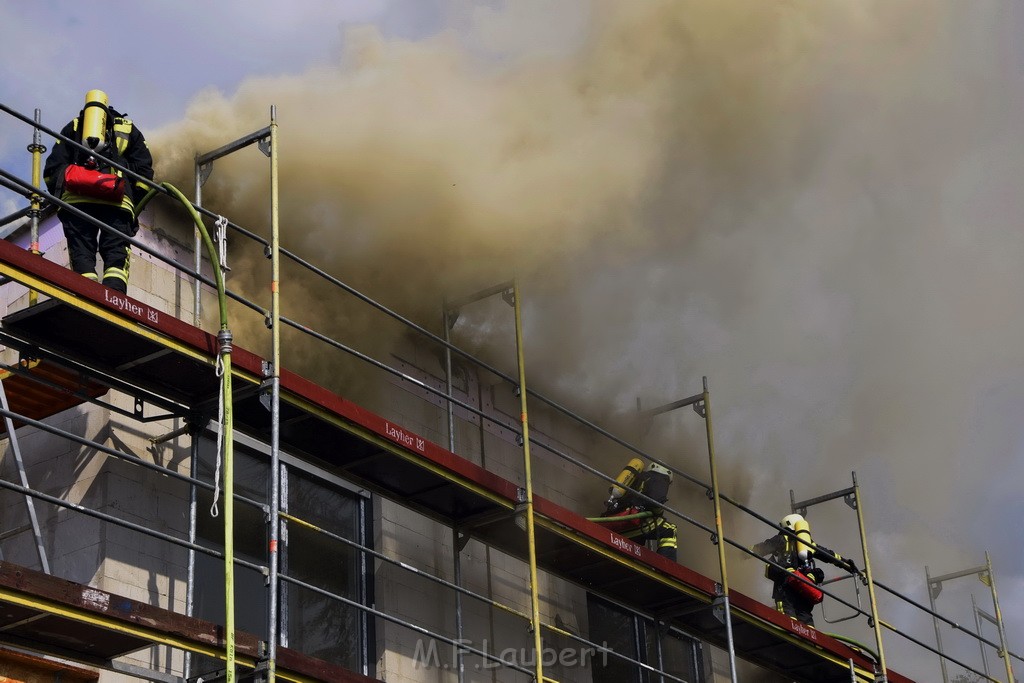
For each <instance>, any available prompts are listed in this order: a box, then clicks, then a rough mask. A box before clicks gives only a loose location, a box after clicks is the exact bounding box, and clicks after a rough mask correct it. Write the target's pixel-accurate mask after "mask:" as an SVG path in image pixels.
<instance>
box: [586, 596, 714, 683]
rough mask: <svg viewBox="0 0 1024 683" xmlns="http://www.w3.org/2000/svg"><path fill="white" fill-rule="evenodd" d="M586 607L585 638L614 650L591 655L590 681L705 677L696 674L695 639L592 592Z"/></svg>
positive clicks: (696, 680)
mask: <svg viewBox="0 0 1024 683" xmlns="http://www.w3.org/2000/svg"><path fill="white" fill-rule="evenodd" d="M587 611H588V617H589V621H590V635H589V638H588V639H589V640H590V641H591V642H593V643H596V644H598V645H603V646H605V647H608V648H610V649H612V650H614V651H615V653H614V654H612V653H608V654H607V656H601V655H600V654H599V655H598V656H596V657H595V658H594V660H593V681H594V683H669V682H673V683H675V682H678V681H686V683H700V682H701V681H703V680H704V679H703V675H702V674H701V673H700V672H701V671H702V665H701V659H700V658H701V648H700V642H699V641H697V640H695V639H693V638H691V637H689V636H687V635H686V634H684V633H682V632H681V631H678V630H676V629H669V628H667V627H666V626H665V625H664V624H656V623H655V622H654V621H653V620H651V619H649V618H647V617H645V616H643V615H641V614H638V613H636V612H633V611H631V610H628V609H626V608H624V607H621V606H619V605H616V604H614V603H611V602H608V601H607V600H603V599H601V598H598V597H596V596H593V595H591V596H589V597H588V600H587ZM642 665H647V666H649V667H652V668H653V669H654V671H652V670H650V669H648V668H645V667H644V666H642ZM659 672H660V673H659ZM663 674H664V675H663Z"/></svg>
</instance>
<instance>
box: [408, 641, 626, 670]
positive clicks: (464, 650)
mask: <svg viewBox="0 0 1024 683" xmlns="http://www.w3.org/2000/svg"><path fill="white" fill-rule="evenodd" d="M608 652H609V650H608V647H607V643H602V644H601V646H600V647H563V648H553V647H544V648H542V649H541V651H540V661H541V664H542V665H544V666H546V667H552V666H556V665H557V666H563V667H569V668H575V667H579V668H587V667H589V666H590V665H591V663H592V662H597V663H598V665H600V666H603V665H605V664H607V663H608ZM459 655H463V656H465V655H471V656H476V657H480V658H481V660H482V661H481V662H478V663H475V664H473V668H474V669H477V670H480V669H497V668H499V667H503V666H518V667H523V668H530V667H533V666H535V665H536V664H537V657H536V650H534V649H533V648H532V647H520V648H515V647H506V648H504V649H503V650H500V651H498V652H491V649H490V645H489V643H488V642H487V640H486V639H485V640H483V641H481V642H480V643H479V644H476V643H474V641H472V640H468V639H462V640H454V641H452V642H451V643H448V642H445V641H441V642H440V643H439V642H438V641H437V640H435V639H433V638H429V639H423V638H420V639H418V640H417V641H416V647H415V649H414V650H413V654H412V661H413V667H414V668H417V669H457V668H458V666H459Z"/></svg>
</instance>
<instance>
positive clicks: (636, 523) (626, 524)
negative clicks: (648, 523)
mask: <svg viewBox="0 0 1024 683" xmlns="http://www.w3.org/2000/svg"><path fill="white" fill-rule="evenodd" d="M638 512H640V510H639V509H637V508H635V507H628V508H626V509H624V510H620V511H618V512H616V513H615V514H614V515H609V516H610V517H626V516H627V515H635V514H637V513H638ZM641 522H643V520H642V519H640V518H639V517H636V518H633V519H624V520H622V521H621V522H604V523H603V526H605V527H607V528H608V529H611V530H612V531H614V532H615V533H618V534H624V533H627V532H630V531H634V530H636V529H639V528H640V523H641Z"/></svg>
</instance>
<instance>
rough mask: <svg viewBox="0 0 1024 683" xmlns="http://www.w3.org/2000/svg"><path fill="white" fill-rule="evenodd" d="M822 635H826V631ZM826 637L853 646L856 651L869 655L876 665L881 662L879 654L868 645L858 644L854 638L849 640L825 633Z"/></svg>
mask: <svg viewBox="0 0 1024 683" xmlns="http://www.w3.org/2000/svg"><path fill="white" fill-rule="evenodd" d="M822 633H825V631H822ZM825 635H826V636H829V637H831V638H835V639H836V640H841V641H843V642H844V643H846V644H847V645H852V646H853V648H854V649H855V650H859V651H860V652H862V653H864V654H866V655H868V656H869V657H871V659H872V660H874V662H875V663H876V664H877V663H878V661H879V658H878V654H877V653H876V652H875V651H874V650H872V649H871V648H869V647H868V646H867V645H864V644H862V643H858V642H857V641H856V640H854V639H853V638H847V637H846V636H841V635H839V634H838V633H825Z"/></svg>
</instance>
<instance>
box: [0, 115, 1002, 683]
mask: <svg viewBox="0 0 1024 683" xmlns="http://www.w3.org/2000/svg"><path fill="white" fill-rule="evenodd" d="M0 111H4V112H6V113H8V114H10V115H12V116H14V117H15V118H18V119H20V120H22V121H24V122H25V123H28V124H30V125H34V127H35V130H36V131H37V132H38V131H39V130H43V131H45V132H47V133H48V134H50V135H51V136H53V137H55V138H61V139H63V140H65V141H66V142H70V143H72V144H77V143H75V142H74V141H72V140H68V139H67V138H62V136H60V135H59V134H57V133H55V132H53V131H51V130H49V129H48V128H46V127H44V126H42V125H40V124H38V121H35V122H32V121H30V120H29V119H27V118H26V117H23V116H22V115H20V114H18V113H17V112H14V111H13V110H11V109H9V108H8V107H6V106H4V105H2V104H0ZM112 165H113V166H117V164H116V163H112ZM119 168H122V170H125V171H127V175H129V176H131V177H134V178H135V179H137V180H140V181H143V182H146V181H145V179H142V178H141V177H139V176H137V175H135V174H133V173H131V172H130V171H128V169H124V168H123V167H119ZM0 176H2V177H3V179H4V180H5V181H7V180H10V179H12V178H13V176H10V175H9V174H7V173H6V172H4V171H2V169H0ZM14 181H15V182H16V184H17V187H19V188H21V190H19V191H24V192H23V193H24V194H25V195H26V196H31V186H28V185H26V184H24V183H22V182H21V181H20V180H17V179H14ZM154 187H156V186H154ZM39 194H40V196H43V197H44V198H46V199H47V200H48V201H51V202H52V203H53V204H55V205H57V206H61V207H62V208H64V209H67V210H71V211H75V209H74V207H71V206H69V205H66V204H64V203H63V202H61V201H60V200H59V199H57V198H55V197H52V196H50V195H48V194H46V193H42V192H41V193H39ZM197 210H198V211H199V212H200V213H202V214H203V215H206V216H209V217H215V215H214V214H211V213H210V212H208V211H206V210H204V209H197ZM85 217H86V218H88V217H87V216H85ZM228 225H229V227H231V228H232V229H235V230H238V231H241V232H242V233H243V234H247V235H248V236H249V237H250V238H252V239H254V240H256V241H257V242H262V243H264V244H266V242H265V241H263V240H262V239H260V238H258V237H256V236H255V235H254V234H253V233H251V232H248V231H246V230H245V229H244V228H241V227H240V226H237V225H235V224H233V223H230V222H229V224H228ZM100 227H101V229H102V227H103V226H102V225H101V226H100ZM128 241H129V242H131V243H132V244H134V245H135V246H137V247H139V248H141V249H144V250H146V249H145V247H144V245H141V244H139V243H137V242H134V241H133V240H131V239H128ZM147 251H148V250H147ZM279 253H280V254H281V255H283V256H285V257H286V258H289V259H290V260H292V261H295V262H296V263H298V264H299V265H303V266H306V267H307V268H308V270H310V272H313V273H314V274H317V275H319V276H321V277H323V278H324V279H326V280H327V281H328V282H331V283H333V284H335V285H336V286H338V287H340V288H342V289H343V290H345V291H347V292H348V293H350V294H351V295H353V296H355V297H356V298H357V299H359V300H361V301H363V302H364V303H367V304H368V305H370V306H371V307H373V308H376V309H378V310H379V311H381V312H383V313H384V314H386V315H388V316H390V317H392V318H394V319H396V320H398V321H399V322H400V323H402V324H404V325H406V326H407V327H409V328H411V329H413V330H415V331H417V332H419V333H420V334H422V335H423V336H425V337H426V338H427V339H429V340H431V341H433V342H434V343H437V344H440V345H441V346H443V347H444V348H445V349H446V354H448V355H449V358H450V353H457V354H459V355H460V356H462V357H463V358H465V359H467V360H469V361H471V362H473V363H474V364H476V365H477V367H480V368H482V369H484V370H487V371H489V372H491V373H493V374H495V375H496V376H498V377H500V378H502V379H504V380H505V381H507V382H509V383H511V384H512V385H513V386H520V387H521V388H523V390H522V394H523V400H524V402H525V397H526V396H527V395H530V396H533V397H534V398H537V399H538V400H540V401H541V402H542V403H544V404H546V405H548V406H549V407H551V408H553V409H554V410H556V411H557V412H559V413H562V414H563V415H565V416H567V417H569V418H570V419H572V420H574V421H576V422H578V423H580V424H582V425H583V426H586V427H588V428H590V429H591V430H593V431H594V432H596V433H598V434H600V435H602V436H604V437H605V438H607V439H609V440H610V441H612V442H613V443H616V444H617V445H619V446H621V447H623V448H626V449H627V450H630V451H632V452H634V453H637V454H638V455H641V456H643V457H645V458H647V459H649V460H652V461H654V462H659V463H661V464H663V465H665V466H666V467H668V468H669V469H671V470H672V471H673V472H675V473H676V474H678V475H680V476H681V477H682V478H684V479H686V480H688V481H691V482H692V483H694V484H697V485H699V486H701V487H703V488H705V489H709V490H712V492H713V493H714V495H715V497H716V498H717V500H720V501H725V502H727V503H729V504H731V505H733V506H735V507H737V508H739V509H741V510H743V511H745V512H747V513H748V514H751V515H752V516H754V517H755V518H758V519H760V520H761V521H763V522H765V523H767V524H770V525H771V524H772V522H770V521H769V520H768V519H767V518H765V517H763V516H761V515H759V514H758V513H756V512H754V511H753V510H751V509H749V508H747V507H746V506H744V505H742V504H740V503H738V502H737V501H734V500H732V499H730V498H729V497H728V496H727V495H725V494H721V493H720V492H717V488H718V487H717V483H716V482H715V481H714V476H713V477H712V479H713V481H712V484H711V486H710V487H709V486H708V485H707V484H705V483H703V482H701V481H700V480H699V479H697V478H695V477H692V476H690V475H688V474H686V473H685V472H681V471H680V470H678V469H677V468H675V467H673V466H671V465H669V464H667V463H664V462H662V461H660V460H658V459H657V458H654V457H652V456H650V455H649V454H647V453H645V452H644V451H642V450H641V449H639V448H638V447H636V446H634V445H632V444H630V443H628V442H627V441H625V440H623V439H621V438H619V437H617V436H615V435H614V434H612V433H610V432H608V431H606V430H604V429H603V428H601V427H599V426H598V425H596V424H594V423H592V422H591V421H589V420H587V419H585V418H583V417H581V416H579V415H577V414H576V413H574V412H573V411H571V410H568V409H567V408H565V407H563V406H561V405H560V404H558V403H556V402H555V401H552V400H550V399H548V398H546V397H544V396H543V395H540V394H538V393H536V392H534V391H533V390H531V389H527V388H525V387H524V384H525V382H523V381H522V378H520V381H519V382H517V381H516V380H515V379H514V378H512V377H511V376H509V375H508V374H506V373H503V372H501V371H499V370H498V369H497V368H495V367H493V366H491V365H489V364H487V363H485V362H483V361H481V360H479V359H477V358H475V357H473V356H472V355H471V354H469V353H467V352H464V351H462V350H460V349H459V348H458V347H456V346H454V345H453V344H452V343H451V342H450V340H449V339H447V338H445V339H442V338H440V337H438V336H437V335H434V334H433V333H431V332H429V331H428V330H426V329H424V328H422V327H421V326H419V325H417V324H415V323H413V322H412V321H411V320H408V319H406V318H405V317H403V316H401V315H399V314H397V313H396V312H394V311H392V310H390V309H388V308H387V307H385V306H383V305H382V304H379V303H378V302H376V301H374V300H373V299H371V298H370V297H368V296H366V295H363V294H362V293H360V292H358V291H357V290H355V289H354V288H351V287H350V286H348V285H346V284H344V283H342V282H341V281H340V280H337V278H334V277H332V276H329V275H328V274H326V273H325V272H324V271H322V270H320V269H319V268H316V267H315V266H312V265H311V264H309V263H308V262H306V261H304V260H302V259H300V258H298V257H297V256H295V255H293V254H291V253H290V252H288V251H286V250H284V249H280V250H279ZM154 256H155V257H156V258H158V259H160V260H162V261H163V262H165V263H167V264H169V265H171V266H172V267H173V268H175V269H176V270H179V271H181V272H184V273H186V274H190V275H193V276H194V277H196V279H197V281H202V282H205V283H206V284H212V283H211V282H210V281H209V280H208V279H206V278H204V277H203V276H202V275H201V273H199V272H198V271H199V269H198V268H197V269H196V271H195V272H190V271H188V270H187V269H185V268H183V267H181V266H180V264H177V263H175V262H173V261H172V260H170V259H166V258H162V257H161V255H159V254H154ZM275 282H276V272H275ZM228 296H230V298H232V300H235V301H237V302H239V303H242V304H243V305H246V306H248V307H249V308H252V309H253V310H254V311H257V312H259V313H261V314H263V315H264V316H266V315H267V311H266V310H265V309H263V308H261V307H259V306H257V305H255V304H252V303H251V302H248V301H247V300H245V299H244V298H241V297H239V296H237V295H234V294H229V295H228ZM274 308H276V306H275V307H274ZM281 322H282V323H283V324H288V325H290V326H292V327H294V328H295V329H298V330H300V331H303V332H306V333H310V332H311V330H309V329H308V328H306V327H305V326H302V325H301V324H298V323H295V322H293V321H290V320H287V319H284V318H281ZM274 327H275V328H277V325H275V326H274ZM313 336H314V337H316V338H319V339H321V340H322V341H323V340H326V339H327V338H326V337H324V336H322V335H317V334H314V335H313ZM446 336H447V335H446ZM334 345H335V346H337V347H338V348H341V349H342V350H344V351H347V352H349V353H353V354H354V355H356V356H357V357H359V358H361V359H362V360H364V361H368V362H370V363H371V364H374V365H376V366H377V367H380V368H381V369H385V370H387V371H389V372H392V373H393V374H396V375H398V376H401V377H403V378H404V379H408V380H409V381H412V382H416V383H417V384H419V385H420V386H422V387H423V388H424V389H427V390H428V391H434V392H435V393H437V394H438V395H440V396H442V397H443V398H444V399H445V400H446V401H447V402H448V406H449V410H450V407H451V406H452V405H453V404H457V405H461V406H462V407H463V408H464V409H466V410H469V411H470V412H473V413H474V414H477V415H479V416H480V417H481V418H483V419H487V420H491V421H493V422H495V423H496V424H500V425H502V426H503V427H506V428H510V429H511V427H510V426H509V425H507V424H504V423H503V422H502V421H500V420H496V419H494V418H492V417H490V416H488V415H484V414H483V411H479V410H477V409H475V407H473V406H470V405H468V404H465V403H462V402H458V401H457V400H455V399H454V396H452V390H451V386H450V383H449V386H448V387H447V389H448V390H447V393H445V392H437V391H436V390H433V388H432V387H429V385H427V384H425V383H421V382H418V381H417V380H415V379H413V378H410V377H407V376H405V375H403V374H402V373H400V372H397V371H395V370H394V369H391V368H389V367H387V366H386V365H385V364H382V363H379V362H378V361H375V360H373V359H371V358H370V357H368V356H365V355H364V354H360V353H359V352H355V351H354V350H352V349H349V348H347V347H345V346H344V345H341V344H340V343H338V344H334ZM524 412H525V411H524ZM524 427H525V425H524ZM523 431H524V433H525V438H524V439H523V441H524V445H527V444H529V443H536V441H535V440H534V439H532V438H530V437H529V435H528V432H527V431H526V429H525V428H524V430H523ZM451 432H452V428H451V427H450V428H449V433H451ZM540 445H541V446H542V447H544V448H546V449H547V450H549V451H551V452H553V453H554V454H556V455H559V456H564V454H560V453H559V452H558V451H557V449H551V448H550V447H548V446H544V445H543V444H540ZM453 447H454V446H453ZM565 457H566V458H567V459H569V460H572V461H574V462H576V464H578V465H580V466H583V467H584V469H588V470H590V471H591V472H592V473H594V474H598V475H599V476H602V478H605V479H606V480H608V481H613V480H612V479H611V478H610V477H605V476H604V475H603V474H602V473H600V472H597V471H596V470H594V469H593V468H589V467H587V466H585V465H584V464H582V463H579V462H578V461H575V460H574V459H572V458H569V457H568V456H565ZM141 462H144V461H140V463H141ZM527 481H528V482H529V481H530V476H529V473H527ZM666 510H667V511H669V512H673V513H674V514H677V515H678V516H680V518H682V519H687V521H691V520H688V518H686V517H685V516H684V515H682V514H681V513H678V512H677V511H673V510H671V509H669V508H666ZM720 514H721V511H720V508H719V503H717V501H716V531H715V533H716V538H717V539H718V541H719V547H720V552H721V551H722V549H723V546H724V543H725V542H727V543H729V544H730V545H733V546H734V547H736V548H738V549H740V550H743V551H745V552H748V554H753V553H750V552H749V551H748V550H747V549H746V547H745V546H743V545H741V544H738V543H736V542H735V541H732V540H730V539H728V538H726V537H725V536H724V535H723V534H722V533H721V528H720V519H719V516H720ZM696 525H697V526H699V527H701V528H705V529H707V530H709V529H708V528H707V527H706V526H704V525H701V524H699V523H697V524H696ZM724 576H725V574H724V565H723V577H724ZM868 583H869V587H873V586H876V585H877V586H878V587H880V588H882V589H884V590H887V591H888V592H890V593H893V594H894V595H897V596H898V597H900V598H902V599H904V600H907V602H909V603H911V604H914V605H916V606H918V607H921V608H922V609H925V611H928V612H931V613H932V614H933V615H935V613H934V612H933V611H932V610H927V608H923V606H921V605H919V604H918V603H916V602H915V601H913V600H911V599H909V598H907V597H906V596H903V595H901V594H899V593H898V592H895V591H893V590H892V589H889V588H887V587H885V586H884V585H883V584H881V583H880V582H876V581H874V580H869V582H868ZM840 601H841V600H840ZM841 602H842V601H841ZM845 604H847V605H849V606H851V607H853V608H854V609H856V610H857V611H858V612H860V613H861V614H867V613H865V612H864V611H863V610H861V609H859V607H857V606H853V605H850V604H849V603H845ZM868 616H870V615H868ZM935 616H936V617H937V618H939V619H942V620H943V621H945V622H947V623H949V624H951V625H953V626H955V627H956V626H957V624H955V622H952V621H949V620H947V619H945V618H944V617H941V615H935ZM880 621H881V620H880V619H875V622H876V630H877V629H878V628H879V626H878V622H880ZM886 626H887V627H889V628H890V629H891V630H895V629H892V627H890V626H889V625H886ZM896 632H897V633H899V631H896ZM901 635H903V634H902V633H901ZM1000 635H1001V639H1002V640H1003V641H1005V635H1004V634H1003V633H1001V634H1000ZM876 637H877V636H876ZM977 637H978V639H979V641H982V642H986V643H989V644H990V645H992V646H993V647H999V646H996V645H994V644H992V643H991V642H990V641H987V640H985V639H984V638H982V637H981V636H980V634H978V635H977ZM915 642H916V641H915ZM999 649H1000V651H1001V652H1002V655H1003V657H1004V659H1005V661H1006V664H1007V670H1008V673H1010V671H1011V669H1010V664H1009V661H1010V658H1011V657H1016V658H1017V659H1020V656H1019V655H1016V654H1015V653H1012V652H1010V651H1009V650H1008V649H1007V648H1006V646H1005V642H1004V643H1003V645H1002V647H1001V648H999ZM965 668H968V667H965ZM882 670H883V674H884V671H885V667H884V662H883V667H882Z"/></svg>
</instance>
